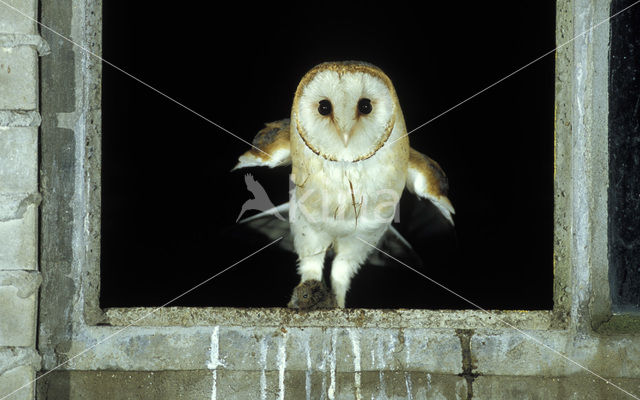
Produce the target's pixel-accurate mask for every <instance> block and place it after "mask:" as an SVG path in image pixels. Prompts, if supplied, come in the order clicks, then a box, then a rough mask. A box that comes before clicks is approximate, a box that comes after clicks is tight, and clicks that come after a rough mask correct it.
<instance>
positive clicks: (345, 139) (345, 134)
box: [340, 131, 351, 147]
mask: <svg viewBox="0 0 640 400" xmlns="http://www.w3.org/2000/svg"><path fill="white" fill-rule="evenodd" d="M340 139H342V143H344V147H347V145H349V139H351V132H344V131H343V132H342V133H341V134H340Z"/></svg>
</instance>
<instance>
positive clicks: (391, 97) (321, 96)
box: [291, 61, 404, 162]
mask: <svg viewBox="0 0 640 400" xmlns="http://www.w3.org/2000/svg"><path fill="white" fill-rule="evenodd" d="M291 123H292V126H293V129H294V130H292V133H295V131H297V134H299V136H300V138H301V139H302V140H303V141H304V143H305V144H306V146H307V147H308V148H309V149H310V150H311V151H313V152H314V153H315V154H316V155H318V156H321V157H323V158H325V159H327V160H330V161H352V162H353V161H360V160H364V159H367V158H369V157H371V156H372V155H373V154H375V153H376V152H377V151H378V149H380V148H381V147H382V146H384V144H385V143H386V142H387V141H388V140H389V138H390V136H391V133H392V131H393V130H394V126H396V124H398V125H401V126H402V127H404V121H402V113H401V112H400V106H399V104H398V99H397V96H396V92H395V89H394V88H393V84H392V83H391V80H390V79H389V77H388V76H387V75H386V74H385V73H384V72H382V70H380V69H379V68H377V67H375V66H373V65H371V64H367V63H362V62H354V61H347V62H327V63H323V64H320V65H318V66H316V67H314V68H313V69H311V70H310V71H309V72H307V74H306V75H305V76H304V77H303V78H302V80H301V81H300V84H299V85H298V88H297V90H296V94H295V97H294V101H293V109H292V112H291Z"/></svg>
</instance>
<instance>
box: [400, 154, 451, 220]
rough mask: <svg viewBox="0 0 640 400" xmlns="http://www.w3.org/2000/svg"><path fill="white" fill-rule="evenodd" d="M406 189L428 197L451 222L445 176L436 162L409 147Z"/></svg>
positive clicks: (447, 186)
mask: <svg viewBox="0 0 640 400" xmlns="http://www.w3.org/2000/svg"><path fill="white" fill-rule="evenodd" d="M407 189H409V191H410V192H411V193H415V194H416V195H418V196H419V197H422V198H424V199H428V200H429V201H431V202H432V203H433V204H434V205H435V206H436V207H437V208H438V210H440V212H441V213H442V215H444V216H445V218H446V219H447V220H448V221H449V222H451V224H453V218H452V217H451V214H454V213H455V211H454V209H453V206H452V205H451V202H450V201H449V199H448V198H447V192H448V190H449V183H448V181H447V176H446V175H445V174H444V171H443V170H442V168H440V166H439V165H438V163H437V162H435V161H433V160H432V159H430V158H429V157H427V156H425V155H424V154H422V153H419V152H417V151H415V150H414V149H411V151H410V153H409V174H408V175H407Z"/></svg>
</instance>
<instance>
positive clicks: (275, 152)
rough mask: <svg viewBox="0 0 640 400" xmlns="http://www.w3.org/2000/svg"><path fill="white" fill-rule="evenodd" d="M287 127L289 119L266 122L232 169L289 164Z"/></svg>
mask: <svg viewBox="0 0 640 400" xmlns="http://www.w3.org/2000/svg"><path fill="white" fill-rule="evenodd" d="M289 127H290V123H289V119H281V120H280V121H275V122H268V123H266V124H265V127H264V128H263V129H262V130H260V131H259V132H258V134H257V135H256V137H255V138H254V139H253V142H252V144H253V146H255V147H252V148H251V149H250V150H248V151H247V152H245V153H244V154H243V155H241V156H240V157H239V158H238V164H236V166H235V167H234V168H233V169H232V171H233V170H236V169H239V168H246V167H269V168H273V167H279V166H283V165H289V164H291V147H290V144H289ZM258 149H260V150H258Z"/></svg>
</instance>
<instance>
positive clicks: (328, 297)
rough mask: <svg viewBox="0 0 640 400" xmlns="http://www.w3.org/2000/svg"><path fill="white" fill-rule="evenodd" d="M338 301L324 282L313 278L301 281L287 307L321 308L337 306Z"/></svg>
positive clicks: (301, 308)
mask: <svg viewBox="0 0 640 400" xmlns="http://www.w3.org/2000/svg"><path fill="white" fill-rule="evenodd" d="M337 306H338V303H337V302H336V297H335V296H334V295H333V293H332V292H331V290H329V288H327V285H325V284H324V282H321V281H318V280H315V279H311V280H308V281H304V282H301V283H300V284H299V285H298V286H296V287H295V288H294V289H293V294H292V295H291V301H289V304H288V305H287V307H289V308H294V309H299V310H320V309H326V308H336V307H337Z"/></svg>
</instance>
